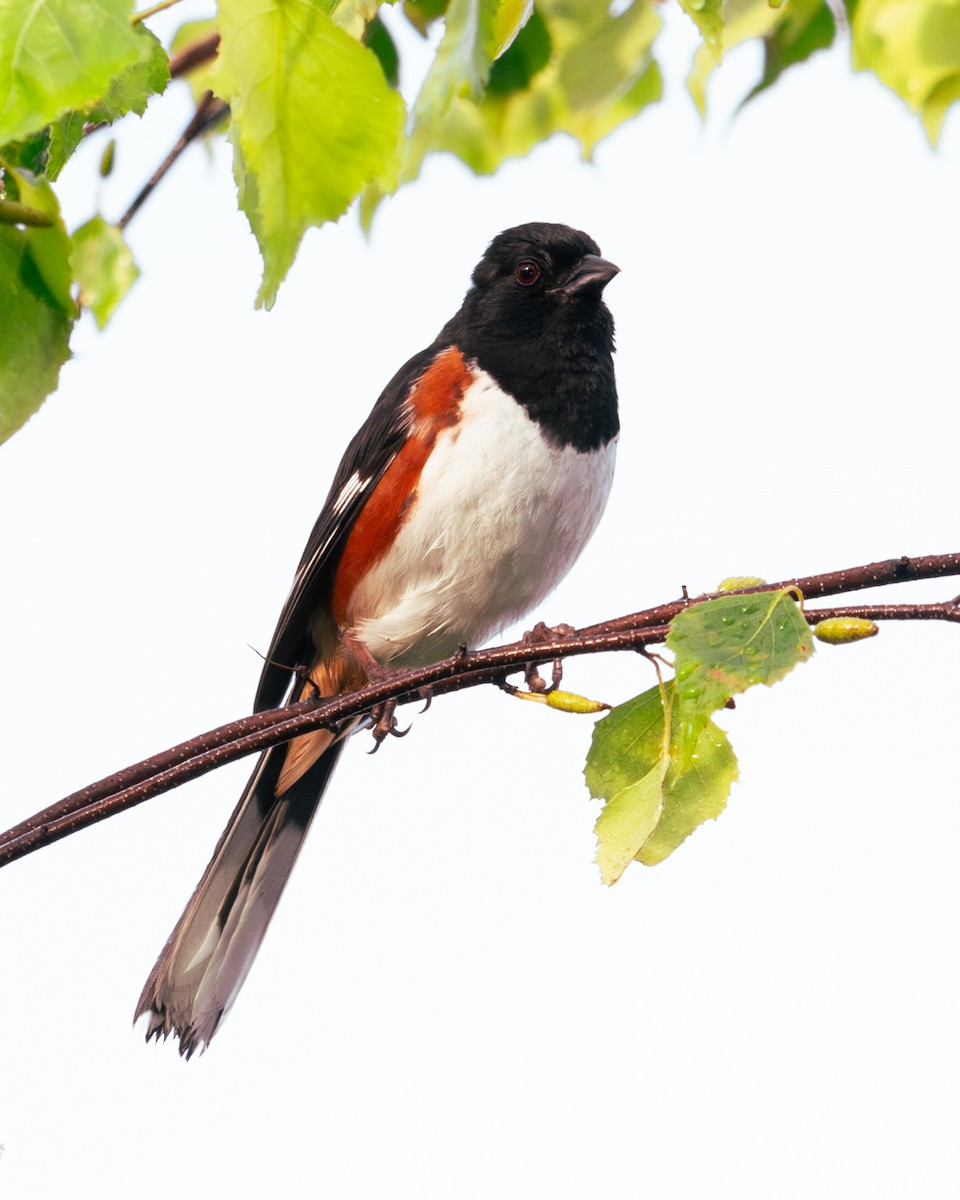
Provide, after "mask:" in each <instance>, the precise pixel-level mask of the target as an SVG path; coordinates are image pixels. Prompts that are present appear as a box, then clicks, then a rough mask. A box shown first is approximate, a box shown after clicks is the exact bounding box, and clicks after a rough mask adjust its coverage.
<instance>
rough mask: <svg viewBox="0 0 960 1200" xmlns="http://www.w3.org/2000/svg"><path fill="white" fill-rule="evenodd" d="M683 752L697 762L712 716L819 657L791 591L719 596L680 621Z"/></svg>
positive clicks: (676, 647) (670, 643)
mask: <svg viewBox="0 0 960 1200" xmlns="http://www.w3.org/2000/svg"><path fill="white" fill-rule="evenodd" d="M666 645H667V647H668V649H670V650H671V651H672V652H673V654H674V667H675V671H676V680H675V682H676V704H675V712H674V720H675V727H676V732H677V735H678V738H679V741H678V753H679V755H680V758H681V760H682V761H683V762H684V763H687V762H689V761H690V756H691V755H692V754H693V752H694V749H695V746H696V742H697V739H698V738H699V736H700V733H701V731H702V730H703V728H704V726H705V725H706V722H707V720H708V718H709V716H710V714H711V713H713V712H715V711H716V710H717V709H719V708H722V707H723V706H724V705H725V704H726V702H727V701H728V700H729V699H730V697H731V696H735V695H737V694H738V693H739V692H742V691H745V690H746V689H747V688H748V687H753V686H755V685H756V684H758V683H762V684H766V685H767V686H768V687H769V686H771V685H772V684H774V683H776V682H777V680H779V679H782V678H783V677H784V675H786V674H787V672H788V671H791V670H792V669H793V668H794V667H795V666H796V664H797V663H798V662H803V661H804V660H805V659H806V658H809V656H810V655H811V654H812V653H813V638H812V635H811V633H810V629H809V627H808V625H807V623H806V621H805V620H804V618H803V613H802V612H801V611H800V607H799V605H798V604H797V602H796V599H795V598H794V593H793V592H791V591H790V590H788V589H784V590H782V591H777V592H758V593H757V594H756V595H748V596H737V595H730V596H719V597H718V598H717V599H715V600H708V601H705V602H704V603H702V604H694V605H692V606H691V607H690V608H688V609H686V611H684V612H682V613H679V614H678V615H677V616H676V617H674V619H673V621H672V622H671V624H670V632H669V634H668V635H667V639H666Z"/></svg>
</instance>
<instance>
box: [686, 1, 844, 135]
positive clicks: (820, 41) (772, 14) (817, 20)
mask: <svg viewBox="0 0 960 1200" xmlns="http://www.w3.org/2000/svg"><path fill="white" fill-rule="evenodd" d="M721 11H722V21H723V28H722V31H721V34H720V37H721V39H722V45H723V49H724V51H727V50H730V49H732V48H733V47H734V46H739V45H741V44H742V43H743V42H746V41H750V40H752V39H754V38H760V39H762V41H763V48H764V70H763V75H762V77H761V79H760V82H759V83H758V84H757V85H756V86H755V87H754V88H753V89H752V90H751V91H750V92H749V94H748V95H747V96H746V97H745V99H744V101H743V103H746V102H747V101H748V100H750V99H752V98H753V97H754V96H757V95H759V94H760V92H762V91H764V90H765V89H766V88H768V87H769V86H770V85H771V84H772V83H773V82H774V81H775V80H776V79H777V78H778V77H779V76H780V75H781V74H782V73H783V71H785V70H786V69H787V68H788V67H791V66H794V65H795V64H797V63H800V62H803V61H805V60H806V59H807V58H809V57H810V55H811V54H813V53H814V52H815V51H817V50H819V49H822V48H823V47H825V46H828V45H830V44H831V42H832V41H833V37H834V33H835V26H834V20H833V17H832V15H831V14H830V10H829V8H828V7H827V5H826V4H825V3H824V0H788V2H787V3H784V4H777V5H775V4H772V3H771V2H770V0H726V3H725V4H724V5H723V7H722V10H721ZM691 15H692V14H691ZM717 62H718V58H717V55H716V53H715V50H714V48H713V47H711V46H710V45H708V44H706V43H704V45H702V46H701V47H700V48H699V49H698V50H697V52H696V54H695V55H694V58H693V65H692V67H691V70H690V74H689V76H688V77H687V90H688V91H689V93H690V95H691V97H692V98H693V101H694V103H695V104H696V106H697V108H698V110H699V112H700V115H701V116H706V110H707V84H708V82H709V79H710V76H711V75H712V74H713V71H714V69H715V68H716V66H717Z"/></svg>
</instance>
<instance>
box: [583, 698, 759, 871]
mask: <svg viewBox="0 0 960 1200" xmlns="http://www.w3.org/2000/svg"><path fill="white" fill-rule="evenodd" d="M664 697H666V702H667V705H668V707H669V712H670V718H671V719H670V739H669V746H668V745H667V744H666V734H665V728H664V712H663V698H664ZM675 707H676V693H675V688H674V684H673V682H672V681H671V682H669V683H667V684H665V685H664V688H663V691H662V692H661V689H660V688H659V687H654V688H651V689H650V690H649V691H647V692H644V693H643V694H642V695H640V696H636V697H635V698H634V699H633V700H628V701H627V702H626V703H625V704H621V705H619V706H618V707H617V708H615V709H614V710H613V711H612V712H611V713H610V715H609V716H608V717H607V718H606V719H605V720H603V721H599V722H598V723H597V725H596V728H595V729H594V734H593V741H592V744H591V746H590V753H589V755H588V756H587V765H586V768H585V770H584V775H585V777H586V780H587V786H588V788H589V789H590V793H591V795H593V796H595V797H600V798H603V799H606V801H607V803H606V805H605V807H604V810H603V812H602V813H601V814H600V818H599V819H598V821H597V824H596V826H595V828H594V832H595V833H596V835H597V858H596V861H597V864H598V865H599V867H600V873H601V877H602V879H603V882H604V883H606V884H612V883H615V882H616V881H617V879H619V878H620V876H621V875H622V874H623V872H624V871H625V870H626V868H627V866H629V864H630V862H631V861H632V860H633V859H636V860H637V861H638V862H642V863H644V864H645V865H647V866H654V865H656V864H657V863H659V862H662V861H663V860H664V859H665V858H666V857H667V856H668V855H670V854H672V853H673V851H674V850H675V849H676V848H677V847H678V846H679V845H680V843H681V842H683V841H684V839H685V838H687V837H688V836H689V835H690V834H691V833H692V832H693V831H694V829H696V827H697V826H698V825H701V824H703V822H704V821H707V820H710V819H711V818H714V817H717V816H719V814H720V813H721V812H722V811H723V808H724V806H725V805H726V800H727V796H728V794H729V792H730V787H731V785H732V784H733V782H734V780H735V779H736V778H737V760H736V757H735V756H734V753H733V750H732V749H731V747H730V744H729V741H728V740H727V736H726V734H725V733H724V732H723V730H721V729H719V728H718V727H717V726H716V725H715V724H714V723H713V722H712V721H707V723H706V725H705V727H704V728H703V729H702V731H701V733H700V736H699V738H698V740H697V744H696V747H695V751H694V754H693V755H692V757H691V760H690V762H689V763H688V764H686V765H685V764H683V763H682V762H681V760H680V757H679V749H678V745H677V735H676V730H675V729H674V728H673V725H674V721H673V714H674V711H675Z"/></svg>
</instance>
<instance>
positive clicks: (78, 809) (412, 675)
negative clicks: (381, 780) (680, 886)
mask: <svg viewBox="0 0 960 1200" xmlns="http://www.w3.org/2000/svg"><path fill="white" fill-rule="evenodd" d="M948 575H960V554H943V555H930V556H927V557H923V558H913V559H910V558H900V559H888V560H886V561H884V562H878V563H869V564H867V565H866V566H863V567H853V568H849V569H846V570H843V571H833V572H829V573H826V574H822V575H811V576H804V577H801V578H798V579H791V580H785V581H783V582H781V583H775V584H764V585H758V586H756V587H751V588H744V589H741V590H740V594H743V595H749V594H752V593H755V592H765V591H774V590H780V589H782V588H788V587H795V588H798V589H799V590H800V591H801V592H802V593H803V595H804V596H805V597H806V598H810V597H813V596H827V595H836V594H840V593H844V592H852V591H859V590H861V589H864V588H869V587H880V586H883V585H886V584H891V583H906V582H910V581H914V580H919V579H932V578H939V577H943V576H948ZM728 594H729V593H728ZM711 598H712V596H711V595H704V596H697V597H684V598H683V599H681V600H675V601H672V602H671V603H669V604H663V605H659V606H658V607H656V608H651V609H646V610H644V611H642V612H638V613H633V614H631V615H629V616H625V617H617V618H615V619H614V620H612V621H604V622H601V623H600V624H598V625H592V626H588V627H587V628H584V629H580V630H577V631H576V632H574V633H573V634H571V635H569V636H568V637H565V638H554V639H552V640H549V641H543V642H538V643H537V644H536V645H535V646H531V645H530V644H529V643H528V642H513V643H510V644H509V645H505V646H497V647H493V648H492V649H488V650H479V651H473V652H463V653H458V654H455V655H453V656H452V657H451V658H447V659H444V660H443V661H442V662H439V663H435V664H433V665H432V666H428V667H418V668H413V669H410V670H405V671H397V672H396V673H394V674H392V675H391V676H390V678H389V679H387V680H384V681H382V682H380V683H377V684H371V685H369V686H367V687H365V688H362V689H361V690H359V691H357V692H351V693H348V694H345V695H341V696H333V697H331V698H329V699H322V700H321V699H317V700H303V701H300V702H298V703H296V704H291V705H288V706H287V707H285V708H279V709H270V710H268V711H267V712H260V713H254V714H253V715H252V716H247V717H243V718H242V719H240V720H238V721H231V722H230V723H229V724H227V725H222V726H220V727H219V728H217V729H213V730H211V731H209V732H208V733H204V734H201V735H199V736H198V737H194V738H191V739H189V740H188V741H186V742H182V743H181V744H180V745H178V746H174V747H172V748H171V749H169V750H165V751H163V752H162V753H161V754H157V755H154V756H153V757H151V758H148V759H145V760H144V761H143V762H139V763H135V764H134V765H133V766H131V767H127V768H125V769H124V770H122V771H118V772H117V773H116V774H114V775H110V776H108V777H107V778H105V779H102V780H100V781H99V782H97V783H93V784H90V785H88V786H87V787H85V788H82V789H81V790H80V791H78V792H74V793H73V794H72V795H70V796H67V797H65V798H64V799H63V800H61V801H59V802H58V803H57V804H54V805H52V806H50V807H49V808H46V809H44V810H43V811H42V812H40V813H37V814H36V815H34V816H32V817H30V818H28V819H27V820H26V821H22V822H20V824H19V825H15V826H14V827H13V828H12V829H9V830H7V831H6V833H3V834H0V867H2V866H4V865H6V864H7V863H9V862H13V861H15V860H16V859H18V858H22V857H23V856H24V855H26V854H29V853H31V851H33V850H38V849H40V848H41V847H42V846H47V845H50V844H51V843H53V842H55V841H59V839H60V838H63V837H66V836H67V835H68V834H71V833H74V832H76V831H77V830H79V829H85V828H86V827H87V826H88V825H93V824H95V823H96V822H97V821H102V820H104V819H105V818H107V817H109V816H112V815H113V814H114V813H116V812H121V811H123V810H125V809H127V808H132V807H134V806H135V805H137V804H141V803H143V801H145V800H148V799H150V798H151V797H152V796H156V795H159V794H161V793H162V792H166V791H170V790H171V789H173V788H175V787H178V786H179V785H180V784H182V783H186V782H187V781H188V780H190V779H194V778H196V777H197V776H199V775H202V774H205V773H206V772H207V771H212V770H214V769H215V768H217V767H220V766H223V765H224V764H225V763H228V762H233V761H234V760H235V759H238V758H243V757H245V756H246V755H248V754H254V753H257V752H258V751H262V750H265V749H267V748H268V747H270V746H274V745H277V744H279V743H281V742H286V741H289V740H290V739H291V738H293V737H296V736H298V735H299V734H301V733H307V732H309V731H311V730H313V729H318V728H320V727H321V726H328V727H335V726H337V725H340V724H341V723H343V722H345V721H347V720H349V719H350V718H352V717H356V716H359V715H360V714H362V713H366V712H369V711H370V709H372V708H373V707H375V706H376V705H378V704H382V703H383V702H384V701H386V700H391V699H395V700H398V701H399V702H400V703H408V702H410V701H414V700H417V699H423V698H426V697H429V698H432V697H433V696H438V695H444V694H446V693H448V692H455V691H460V690H461V689H463V688H467V687H476V686H478V685H479V684H483V683H500V682H502V681H503V679H504V678H505V676H507V675H508V674H510V673H512V672H515V671H519V670H522V669H523V668H524V667H525V666H526V665H527V663H529V662H531V661H537V662H543V661H549V660H550V659H553V658H559V657H564V658H567V657H573V656H576V655H581V654H598V653H603V652H606V651H616V650H633V651H643V650H644V649H645V648H646V647H647V646H648V645H650V644H653V643H656V642H662V641H663V639H664V638H665V637H666V635H667V625H668V622H669V620H670V619H671V618H672V617H674V616H676V614H677V613H679V612H682V611H683V610H684V609H685V608H689V607H690V606H691V605H693V604H699V603H702V602H703V601H704V600H708V599H711ZM805 616H806V618H807V620H808V622H810V623H811V624H816V622H818V621H821V620H823V619H825V618H826V617H864V618H866V619H868V620H874V621H885V620H942V621H953V622H960V598H958V599H954V600H950V601H946V602H944V603H940V604H909V605H894V604H877V605H856V606H848V607H844V606H833V607H824V608H817V609H808V610H806V611H805Z"/></svg>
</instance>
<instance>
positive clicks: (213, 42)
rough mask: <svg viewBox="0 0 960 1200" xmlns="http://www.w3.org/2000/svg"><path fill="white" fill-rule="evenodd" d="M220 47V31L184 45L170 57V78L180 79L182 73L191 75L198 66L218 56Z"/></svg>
mask: <svg viewBox="0 0 960 1200" xmlns="http://www.w3.org/2000/svg"><path fill="white" fill-rule="evenodd" d="M219 48H220V34H219V33H208V34H207V36H206V37H203V38H198V39H197V41H195V42H191V43H190V45H189V46H184V48H183V49H182V50H180V51H179V52H178V53H177V54H175V55H174V56H173V58H171V59H170V78H171V79H179V78H180V76H181V75H189V73H190V72H191V71H193V70H194V69H195V68H196V67H202V66H203V64H204V63H207V62H210V61H211V60H212V59H214V58H216V57H217V51H218V50H219Z"/></svg>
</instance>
